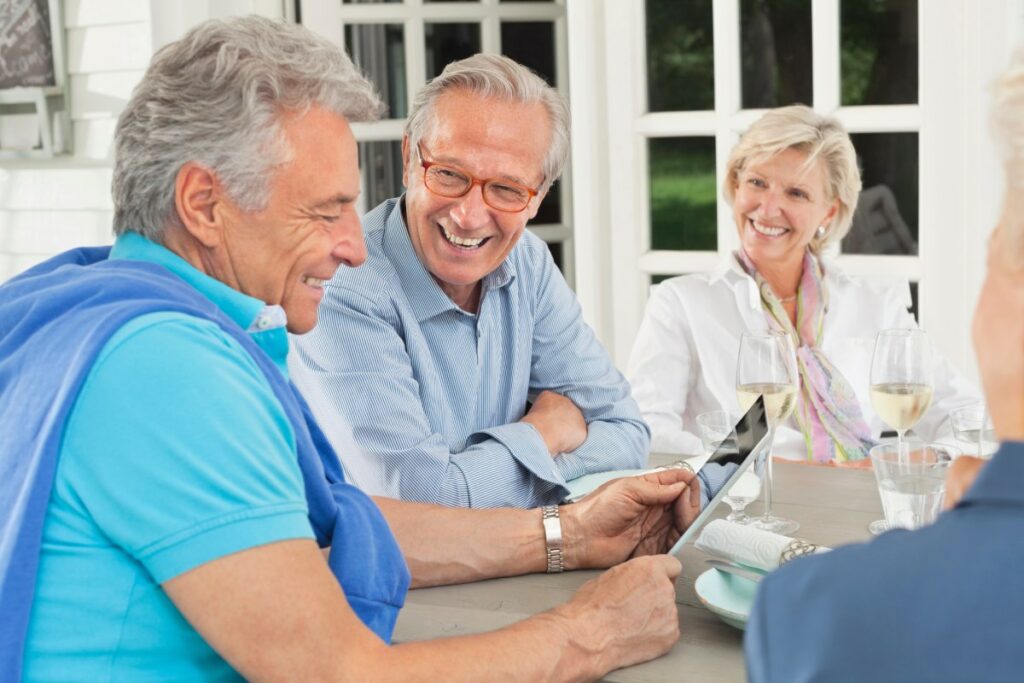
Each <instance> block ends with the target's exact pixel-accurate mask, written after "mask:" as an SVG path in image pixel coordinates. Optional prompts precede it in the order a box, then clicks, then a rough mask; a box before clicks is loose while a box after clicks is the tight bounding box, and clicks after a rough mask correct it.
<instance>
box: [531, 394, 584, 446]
mask: <svg viewBox="0 0 1024 683" xmlns="http://www.w3.org/2000/svg"><path fill="white" fill-rule="evenodd" d="M520 422H526V423H529V424H532V425H533V426H534V427H536V428H537V431H538V432H540V436H541V438H542V439H544V445H545V446H547V448H548V453H550V454H551V455H552V457H554V456H556V455H558V454H559V453H565V452H567V451H574V450H576V449H577V448H579V447H580V446H581V445H582V444H583V442H584V441H586V440H587V422H586V420H584V419H583V413H581V412H580V409H579V408H577V407H576V404H575V403H573V402H572V400H571V399H568V398H566V397H565V396H562V395H561V394H556V393H555V392H553V391H542V392H541V393H540V395H539V396H538V397H537V400H536V401H534V402H533V405H532V406H531V407H530V410H529V412H527V413H526V415H524V416H523V419H522V420H520Z"/></svg>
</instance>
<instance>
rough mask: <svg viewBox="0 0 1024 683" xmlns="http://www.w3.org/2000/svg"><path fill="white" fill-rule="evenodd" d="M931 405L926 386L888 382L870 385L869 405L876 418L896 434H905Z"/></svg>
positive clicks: (929, 394) (928, 389)
mask: <svg viewBox="0 0 1024 683" xmlns="http://www.w3.org/2000/svg"><path fill="white" fill-rule="evenodd" d="M931 403H932V388H931V387H930V386H929V385H927V384H914V383H912V382H890V383H887V384H873V385H871V405H872V406H873V407H874V409H875V412H876V413H878V417H880V418H882V421H883V422H885V424H887V425H889V426H890V427H892V428H893V429H895V430H896V432H897V433H900V432H903V433H905V432H906V431H907V430H908V429H910V428H911V427H913V426H914V425H916V424H917V422H918V420H920V419H921V418H922V417H923V416H924V413H925V411H926V410H928V406H930V405H931ZM901 438H902V437H901Z"/></svg>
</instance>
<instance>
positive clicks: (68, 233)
mask: <svg viewBox="0 0 1024 683" xmlns="http://www.w3.org/2000/svg"><path fill="white" fill-rule="evenodd" d="M288 4H290V3H288V2H285V0H174V1H171V0H152V1H151V2H143V1H142V0H66V2H65V9H64V24H65V28H66V37H67V61H68V74H69V77H70V89H71V118H72V122H73V123H72V125H73V132H74V153H73V154H71V155H65V156H61V157H57V158H55V159H52V160H45V161H42V160H32V161H16V162H15V161H4V162H2V163H0V282H2V281H4V280H6V279H7V278H9V277H11V276H12V275H14V274H16V273H18V272H20V271H22V270H24V269H25V268H28V267H30V266H31V265H33V264H35V263H38V262H39V261H42V260H44V259H45V258H47V257H49V256H52V255H53V254H56V253H59V252H61V251H64V250H65V249H69V248H71V247H75V246H81V245H95V244H108V243H110V242H111V240H112V234H111V230H110V224H111V218H112V214H113V211H112V206H111V200H110V175H111V166H112V156H111V151H112V150H111V146H112V140H113V132H114V125H115V123H116V121H117V116H118V115H119V114H120V112H121V109H122V108H123V107H124V104H125V102H127V100H128V97H129V96H130V95H131V91H132V89H133V88H134V87H135V84H136V83H138V81H139V79H140V78H141V77H142V74H143V72H144V70H145V68H146V66H147V65H148V63H149V59H150V57H151V56H152V54H153V51H154V50H155V49H156V48H158V47H160V46H162V45H164V44H166V43H167V42H170V41H172V40H175V39H176V38H178V37H179V36H181V35H182V34H183V33H184V32H185V31H187V30H188V29H189V28H190V27H191V26H194V25H195V24H197V23H199V22H200V21H203V20H204V19H206V18H208V17H217V16H226V15H234V14H249V13H258V14H263V15H265V16H271V17H281V16H285V7H286V5H288Z"/></svg>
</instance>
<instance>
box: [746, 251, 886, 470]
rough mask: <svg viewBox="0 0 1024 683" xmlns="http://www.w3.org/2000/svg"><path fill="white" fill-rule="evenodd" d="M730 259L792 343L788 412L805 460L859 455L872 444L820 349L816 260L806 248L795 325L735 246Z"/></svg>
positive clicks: (824, 299) (820, 275) (850, 395)
mask: <svg viewBox="0 0 1024 683" xmlns="http://www.w3.org/2000/svg"><path fill="white" fill-rule="evenodd" d="M735 255H736V259H737V260H738V261H739V262H740V265H742V266H743V269H744V270H745V271H746V272H747V274H748V275H750V276H751V277H752V278H754V281H755V282H756V283H757V288H758V290H759V291H760V293H761V305H762V306H764V309H765V313H766V314H767V316H768V322H769V324H771V325H772V327H773V328H775V329H777V330H780V331H782V332H785V333H787V334H788V335H789V336H790V338H791V339H792V340H793V346H794V348H796V360H797V366H798V367H799V370H800V401H799V403H798V404H797V410H796V411H795V413H794V415H795V417H796V421H797V424H798V425H800V431H801V432H803V435H804V442H805V444H806V446H807V459H808V460H811V461H812V462H816V463H820V464H827V463H831V462H836V463H845V462H853V461H856V460H863V459H864V458H866V457H867V455H868V451H869V450H871V447H872V446H874V445H875V442H874V440H872V438H871V428H870V427H868V424H867V422H866V421H865V420H864V416H863V415H861V412H860V403H859V402H858V400H857V396H856V394H854V392H853V388H852V387H851V386H850V383H849V382H847V381H846V378H845V377H843V375H842V373H841V372H839V370H838V369H837V368H835V367H834V366H833V365H832V364H831V363H830V362H829V360H828V358H826V357H825V354H823V353H822V352H821V349H820V348H819V345H820V344H821V331H822V327H823V323H824V321H825V312H826V311H827V310H828V289H826V287H825V277H824V271H823V270H822V266H821V263H820V262H819V261H818V259H816V258H815V257H814V256H813V255H812V254H811V252H810V250H807V251H806V252H805V253H804V270H803V274H802V275H801V276H800V289H799V290H798V291H797V302H796V327H794V326H793V323H792V322H790V319H789V315H788V314H787V313H786V309H785V308H784V307H783V305H782V301H780V300H779V298H778V297H777V296H775V293H774V292H773V291H772V288H771V286H770V285H769V284H768V282H767V281H766V280H765V279H764V278H763V277H761V274H760V273H759V272H757V267H756V266H755V265H754V262H753V261H751V260H750V257H749V256H747V254H746V253H745V252H744V251H743V250H742V249H740V250H739V251H737V252H736V254H735Z"/></svg>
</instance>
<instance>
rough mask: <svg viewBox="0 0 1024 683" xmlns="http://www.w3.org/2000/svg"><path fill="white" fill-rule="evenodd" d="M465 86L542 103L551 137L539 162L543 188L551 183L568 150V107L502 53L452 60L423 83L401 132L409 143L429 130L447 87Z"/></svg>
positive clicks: (508, 98)
mask: <svg viewBox="0 0 1024 683" xmlns="http://www.w3.org/2000/svg"><path fill="white" fill-rule="evenodd" d="M456 89H461V90H466V91H469V92H470V93H473V94H474V95H479V96H481V97H495V98H498V99H502V100H506V101H509V102H518V103H520V104H534V103H540V104H541V105H543V106H544V109H545V110H546V111H547V112H548V118H549V119H550V121H551V143H550V145H549V146H548V151H547V154H546V155H545V157H544V162H543V164H542V167H541V172H542V173H543V174H544V183H543V185H542V186H541V191H546V190H547V189H548V188H549V187H551V183H553V182H555V181H556V180H557V179H558V176H560V175H561V174H562V169H563V168H564V167H565V161H566V158H567V157H568V156H569V107H568V106H567V105H566V103H565V99H564V98H563V97H562V96H561V95H560V94H559V93H558V91H557V90H555V89H554V88H552V87H551V86H550V85H548V84H547V83H546V82H545V81H544V79H542V78H541V77H540V76H538V75H537V74H535V73H534V72H532V71H530V70H529V69H528V68H526V67H525V66H523V65H522V64H519V63H518V62H515V61H513V60H511V59H509V58H508V57H503V56H501V55H490V54H477V55H473V56H472V57H467V58H466V59H460V60H459V61H457V62H452V63H451V64H449V65H448V66H446V67H445V68H444V71H442V72H441V75H440V76H437V77H436V78H434V79H433V80H432V81H430V82H429V83H427V84H426V85H425V86H423V88H421V89H420V91H419V92H418V93H417V94H416V97H415V98H414V99H413V102H412V107H411V109H410V111H409V118H408V119H407V120H406V122H405V135H406V137H408V138H409V149H411V150H415V149H417V145H419V143H420V141H421V140H423V139H424V138H425V137H428V135H429V134H430V133H431V132H432V129H433V126H434V124H435V114H436V110H437V101H438V99H439V98H440V97H441V95H443V94H445V93H446V92H448V91H449V90H456Z"/></svg>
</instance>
